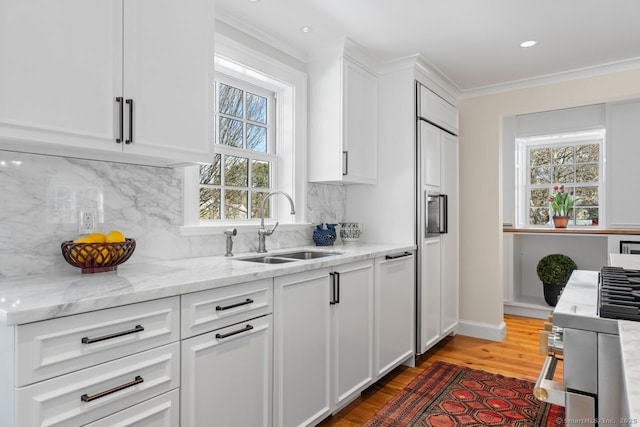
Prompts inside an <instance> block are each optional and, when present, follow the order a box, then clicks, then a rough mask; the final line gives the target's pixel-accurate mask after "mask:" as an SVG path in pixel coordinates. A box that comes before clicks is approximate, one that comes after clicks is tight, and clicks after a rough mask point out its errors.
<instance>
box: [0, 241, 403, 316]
mask: <svg viewBox="0 0 640 427" xmlns="http://www.w3.org/2000/svg"><path fill="white" fill-rule="evenodd" d="M415 249H416V247H415V245H392V244H390V245H374V244H364V243H362V244H360V243H358V244H348V245H339V246H338V245H336V246H325V247H317V246H307V247H299V248H287V249H279V250H274V251H270V252H269V253H268V254H256V253H255V252H253V253H245V254H236V255H235V256H234V257H230V258H225V257H224V256H213V257H203V258H188V259H182V260H174V261H159V262H152V263H143V264H131V265H127V264H126V263H125V264H122V265H120V266H118V270H117V271H112V272H106V273H94V274H82V273H81V272H80V269H78V270H77V271H71V272H64V273H59V274H46V275H38V276H25V277H17V278H6V279H2V280H0V322H1V323H4V324H5V325H18V324H22V323H29V322H36V321H40V320H45V319H51V318H55V317H62V316H68V315H71V314H77V313H83V312H87V311H92V310H99V309H104V308H109V307H115V306H119V305H125V304H132V303H136V302H141V301H147V300H152V299H157V298H164V297H169V296H174V295H180V294H186V293H190V292H198V291H202V290H206V289H212V288H217V287H221V286H227V285H232V284H236V283H243V282H249V281H253V280H258V279H263V278H270V277H275V276H281V275H285V274H291V273H298V272H302V271H308V270H315V269H318V268H326V267H333V266H336V265H340V264H345V263H349V262H354V261H359V260H366V259H371V258H376V257H379V256H384V255H391V254H396V253H402V252H404V251H412V250H415ZM299 250H309V251H336V252H342V253H343V254H341V255H336V256H330V257H324V258H316V259H312V260H301V261H295V262H289V263H283V264H263V263H254V262H247V261H239V260H238V259H239V258H247V257H252V256H257V255H271V256H275V255H277V254H279V253H287V252H294V251H299Z"/></svg>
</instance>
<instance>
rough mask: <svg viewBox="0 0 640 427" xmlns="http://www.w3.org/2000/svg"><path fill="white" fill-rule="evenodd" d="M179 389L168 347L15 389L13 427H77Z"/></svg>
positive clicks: (176, 352) (172, 348) (175, 359)
mask: <svg viewBox="0 0 640 427" xmlns="http://www.w3.org/2000/svg"><path fill="white" fill-rule="evenodd" d="M179 386H180V344H179V343H173V344H169V345H166V346H163V347H159V348H155V349H153V350H148V351H145V352H142V353H137V354H134V355H133V356H129V357H125V358H122V359H118V360H114V361H111V362H107V363H103V364H101V365H98V366H94V367H91V368H87V369H83V370H81V371H77V372H73V373H71V374H67V375H63V376H61V377H57V378H53V379H50V380H47V381H43V382H41V383H38V384H34V385H30V386H27V387H23V388H20V389H18V390H17V399H16V425H18V426H54V425H55V426H56V427H63V426H69V427H77V426H79V425H84V424H87V423H90V422H92V421H96V420H98V419H100V418H102V417H105V416H107V415H111V414H115V413H116V412H119V411H121V410H123V409H125V408H129V407H130V406H133V405H136V404H138V403H140V402H143V401H145V400H148V399H150V398H152V397H155V396H158V395H160V394H162V393H166V392H168V391H170V390H173V389H176V388H178V387H179Z"/></svg>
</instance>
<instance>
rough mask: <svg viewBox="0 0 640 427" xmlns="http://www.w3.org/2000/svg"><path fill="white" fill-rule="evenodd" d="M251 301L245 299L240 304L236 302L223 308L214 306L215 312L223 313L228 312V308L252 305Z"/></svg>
mask: <svg viewBox="0 0 640 427" xmlns="http://www.w3.org/2000/svg"><path fill="white" fill-rule="evenodd" d="M252 303H253V300H252V299H251V298H247V299H246V300H244V301H242V302H238V303H236V304H231V305H225V306H224V307H223V306H221V305H218V306H216V311H224V310H229V309H230V308H236V307H240V306H243V305H247V304H252Z"/></svg>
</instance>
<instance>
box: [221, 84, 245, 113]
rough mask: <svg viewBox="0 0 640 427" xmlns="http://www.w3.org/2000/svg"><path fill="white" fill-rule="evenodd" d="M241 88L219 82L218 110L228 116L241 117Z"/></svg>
mask: <svg viewBox="0 0 640 427" xmlns="http://www.w3.org/2000/svg"><path fill="white" fill-rule="evenodd" d="M242 93H243V90H242V89H238V88H235V87H233V86H229V85H226V84H224V83H220V92H219V97H218V104H219V106H220V108H219V111H220V112H221V113H222V114H228V115H229V116H234V117H242Z"/></svg>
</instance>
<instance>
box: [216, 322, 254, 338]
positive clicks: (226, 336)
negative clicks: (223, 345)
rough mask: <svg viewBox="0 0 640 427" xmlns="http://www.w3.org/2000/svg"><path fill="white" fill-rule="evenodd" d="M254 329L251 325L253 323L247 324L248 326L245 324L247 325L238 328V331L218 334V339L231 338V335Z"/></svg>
mask: <svg viewBox="0 0 640 427" xmlns="http://www.w3.org/2000/svg"><path fill="white" fill-rule="evenodd" d="M252 329H253V326H251V325H247V326H245V327H244V328H242V329H238V330H237V331H233V332H229V333H227V334H216V338H217V339H224V338H229V337H231V336H234V335H238V334H241V333H243V332H247V331H250V330H252Z"/></svg>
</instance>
